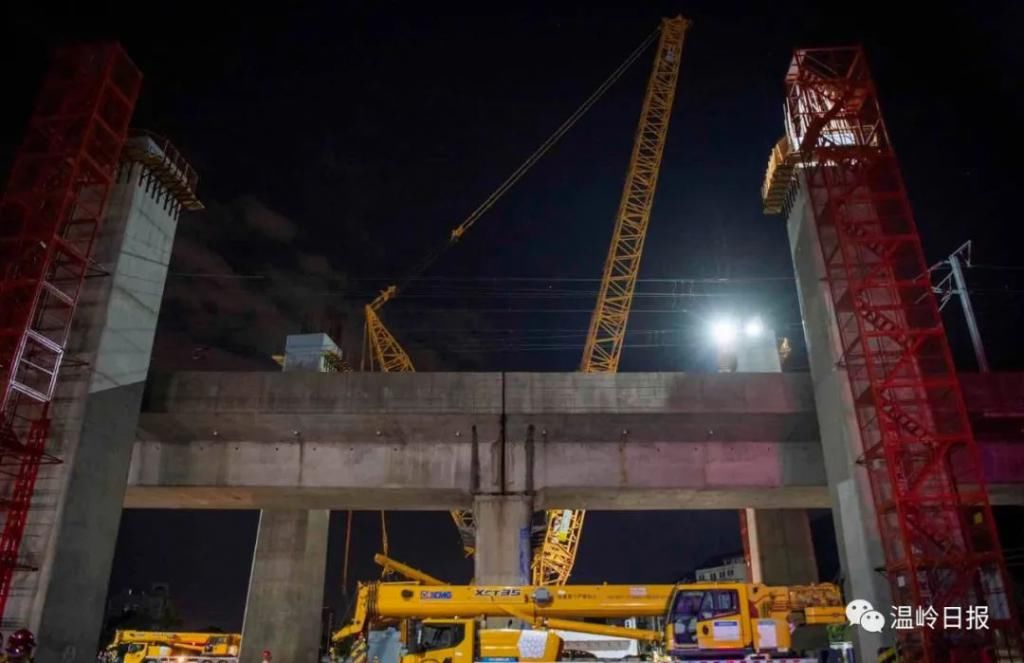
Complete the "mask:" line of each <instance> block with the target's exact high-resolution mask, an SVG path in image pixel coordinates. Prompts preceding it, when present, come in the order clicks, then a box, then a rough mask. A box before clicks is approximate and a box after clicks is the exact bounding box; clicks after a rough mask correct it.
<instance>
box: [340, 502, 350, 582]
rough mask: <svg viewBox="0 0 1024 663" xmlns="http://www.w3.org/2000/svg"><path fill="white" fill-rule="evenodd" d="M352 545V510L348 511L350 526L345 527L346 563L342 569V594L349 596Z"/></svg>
mask: <svg viewBox="0 0 1024 663" xmlns="http://www.w3.org/2000/svg"><path fill="white" fill-rule="evenodd" d="M351 544H352V509H349V510H348V524H347V525H346V526H345V561H344V563H343V565H342V567H341V592H342V594H346V595H347V594H348V559H349V553H348V551H349V548H350V546H351Z"/></svg>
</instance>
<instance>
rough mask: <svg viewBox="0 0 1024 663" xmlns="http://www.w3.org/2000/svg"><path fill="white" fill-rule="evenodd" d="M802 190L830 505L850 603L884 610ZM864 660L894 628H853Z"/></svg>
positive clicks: (865, 486)
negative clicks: (878, 630) (874, 630)
mask: <svg viewBox="0 0 1024 663" xmlns="http://www.w3.org/2000/svg"><path fill="white" fill-rule="evenodd" d="M797 183H798V185H799V191H798V192H797V194H796V199H795V201H794V204H793V207H792V211H791V212H790V215H789V218H788V220H787V230H788V232H789V242H790V249H791V251H792V254H793V265H794V268H795V271H796V280H797V294H798V295H799V298H800V310H801V312H802V314H803V321H804V334H805V336H806V338H807V354H808V359H809V360H810V368H811V379H812V381H813V383H814V399H815V404H816V408H817V414H818V428H819V429H820V433H821V446H822V455H823V456H824V459H825V475H826V478H827V480H828V488H829V496H830V498H831V502H832V518H833V520H834V521H835V529H836V538H837V540H838V544H839V559H840V563H841V565H842V571H843V575H844V577H845V587H844V593H845V597H846V600H847V601H851V600H853V599H864V600H866V601H870V602H871V604H872V605H873V606H874V607H875V608H876V609H878V610H879V611H880V612H881V613H882V614H883V615H885V614H888V612H889V608H890V606H891V605H892V598H891V596H890V594H889V587H888V583H887V582H886V579H885V577H884V576H883V575H882V574H880V573H878V572H877V571H875V569H877V568H879V567H882V566H883V565H884V557H883V553H882V546H881V541H880V538H879V534H878V522H877V519H876V514H875V506H874V501H873V499H872V495H871V486H870V485H869V483H868V478H867V476H866V474H865V472H864V471H863V469H862V468H861V467H860V466H859V465H857V459H858V458H860V457H861V455H862V454H863V446H862V442H861V439H860V430H859V428H858V426H857V419H856V412H855V411H854V407H853V396H852V394H851V392H850V383H849V380H848V378H847V376H846V371H845V370H844V369H843V368H842V367H841V360H842V345H841V343H840V341H839V334H838V330H837V329H836V318H835V313H834V311H833V307H832V300H831V295H830V293H829V288H828V284H827V283H826V282H825V268H824V260H823V258H822V255H821V245H820V244H819V242H818V230H817V227H816V226H815V223H814V218H813V213H812V212H811V209H810V204H809V199H808V197H807V184H806V181H805V180H804V177H803V175H802V174H799V175H798V182H797ZM851 634H852V635H853V636H854V640H855V643H856V645H857V648H858V654H859V658H861V659H863V660H873V658H874V657H875V655H876V652H877V651H878V647H880V646H881V645H882V644H883V642H884V644H886V645H888V644H891V640H892V631H891V630H885V631H884V632H883V633H882V634H876V633H868V632H867V631H865V630H863V629H859V628H856V627H855V628H853V629H852V630H851Z"/></svg>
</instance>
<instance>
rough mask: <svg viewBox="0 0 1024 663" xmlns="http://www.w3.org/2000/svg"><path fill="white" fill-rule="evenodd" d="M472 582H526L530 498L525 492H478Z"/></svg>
mask: <svg viewBox="0 0 1024 663" xmlns="http://www.w3.org/2000/svg"><path fill="white" fill-rule="evenodd" d="M473 517H474V519H475V522H476V553H475V554H474V556H473V563H474V577H475V582H476V583H477V584H480V585H528V584H530V525H531V521H532V518H533V500H532V499H531V498H530V497H529V496H526V495H478V496H477V497H476V498H475V499H474V500H473Z"/></svg>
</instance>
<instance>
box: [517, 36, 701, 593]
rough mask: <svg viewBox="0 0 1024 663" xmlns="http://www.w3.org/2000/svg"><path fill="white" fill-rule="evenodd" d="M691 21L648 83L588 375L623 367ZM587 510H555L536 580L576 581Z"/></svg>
mask: <svg viewBox="0 0 1024 663" xmlns="http://www.w3.org/2000/svg"><path fill="white" fill-rule="evenodd" d="M689 26H690V21H689V20H687V19H685V18H683V17H682V16H676V17H675V18H666V19H662V21H661V37H660V39H659V40H658V52H657V54H656V55H655V58H654V69H653V70H652V71H651V77H650V79H649V80H648V82H647V94H646V96H645V97H644V104H643V107H642V109H641V111H640V123H639V125H638V126H637V130H636V138H635V139H634V142H633V154H632V156H631V157H630V160H629V169H628V170H627V171H626V183H625V186H624V188H623V190H622V200H621V201H620V202H619V211H618V214H617V215H616V217H615V229H614V231H613V232H612V242H611V247H610V248H609V249H608V258H607V259H606V260H605V263H604V275H603V277H602V278H601V288H600V290H599V291H598V295H597V305H596V306H595V307H594V313H593V316H591V318H590V329H589V331H588V333H587V342H586V345H585V347H584V349H583V361H582V362H581V364H580V370H581V371H583V372H584V373H614V372H616V371H617V370H618V368H619V357H621V356H622V342H623V340H624V339H625V337H626V324H627V323H628V322H629V311H630V307H631V306H632V303H633V293H634V291H635V290H636V279H637V275H638V274H639V272H640V258H641V256H642V255H643V250H644V241H645V240H646V239H647V225H648V223H649V221H650V218H651V206H652V205H653V203H654V189H655V187H656V186H657V183H658V173H659V172H660V171H661V157H662V154H663V153H664V151H665V138H666V137H667V136H668V124H669V118H670V116H671V114H672V102H673V101H674V100H675V95H676V82H677V80H678V79H679V61H680V58H681V56H682V50H683V39H684V37H685V35H686V30H687V28H688V27H689ZM585 515H586V514H585V512H584V511H582V510H564V511H549V512H548V528H547V532H546V534H545V536H544V543H543V545H542V546H541V550H540V552H539V554H537V555H535V556H534V559H533V568H532V575H533V584H535V585H564V584H565V583H566V582H567V581H568V580H569V575H570V574H571V573H572V568H573V566H574V565H575V563H576V551H577V549H578V547H579V543H580V540H581V537H582V533H583V518H584V516H585Z"/></svg>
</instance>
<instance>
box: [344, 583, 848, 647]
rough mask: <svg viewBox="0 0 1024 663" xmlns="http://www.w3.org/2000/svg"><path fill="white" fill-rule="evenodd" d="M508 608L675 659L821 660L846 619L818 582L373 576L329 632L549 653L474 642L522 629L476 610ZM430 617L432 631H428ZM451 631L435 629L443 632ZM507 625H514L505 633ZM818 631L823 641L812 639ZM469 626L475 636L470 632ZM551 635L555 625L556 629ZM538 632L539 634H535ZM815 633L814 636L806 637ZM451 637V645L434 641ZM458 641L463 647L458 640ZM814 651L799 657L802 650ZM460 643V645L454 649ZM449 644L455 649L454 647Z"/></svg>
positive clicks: (497, 612) (546, 624) (513, 614)
mask: <svg viewBox="0 0 1024 663" xmlns="http://www.w3.org/2000/svg"><path fill="white" fill-rule="evenodd" d="M502 617H507V618H509V620H510V622H523V623H526V624H529V625H530V626H532V627H533V628H534V629H545V630H556V629H557V630H565V631H574V632H578V633H592V634H596V635H606V636H615V637H624V638H631V639H636V640H641V641H645V642H649V643H652V644H654V645H655V646H656V648H657V649H658V650H660V652H661V653H662V655H664V656H667V657H670V658H671V659H673V660H699V659H701V658H704V659H706V658H707V657H708V656H709V655H714V656H715V659H716V660H743V659H744V658H745V657H748V656H750V655H752V654H754V655H762V656H768V657H775V658H780V657H781V660H786V661H816V660H818V654H819V653H820V650H823V649H824V648H825V647H827V636H826V634H825V633H824V631H825V627H826V626H827V625H829V624H839V623H845V620H846V615H845V607H844V604H843V601H842V596H841V594H840V591H839V588H838V587H836V586H835V585H830V584H820V585H808V586H794V587H768V586H766V585H761V584H746V583H696V584H680V585H564V586H560V587H547V586H538V585H529V586H519V587H501V586H474V585H421V584H417V583H381V582H377V583H368V584H362V585H360V587H359V593H358V597H357V600H356V606H355V614H354V615H353V618H352V621H351V623H349V624H348V625H347V626H345V627H343V628H342V629H340V630H339V631H337V632H336V633H335V634H334V635H333V637H332V640H333V641H334V642H335V643H342V642H344V641H346V640H347V639H349V638H352V637H357V636H363V637H366V636H367V635H368V634H369V633H371V632H372V631H374V630H379V629H381V628H385V627H388V626H391V627H395V628H396V629H397V631H396V632H400V633H401V634H402V636H401V641H402V643H403V644H404V645H405V649H406V651H407V652H408V654H406V655H404V656H400V659H401V660H400V661H399V660H398V659H399V656H398V655H396V656H395V657H394V660H389V659H388V658H387V657H383V656H378V658H380V663H426V661H428V660H429V661H437V663H445V661H446V659H450V661H448V662H447V663H458V662H459V661H461V662H462V663H469V661H470V660H471V659H470V658H469V657H473V658H472V660H474V661H477V660H487V659H491V660H494V658H501V659H502V660H505V661H509V660H550V659H546V658H531V659H527V658H523V657H522V656H517V655H516V654H515V652H514V651H509V649H511V648H506V651H505V653H504V654H494V653H491V655H490V656H486V654H487V652H486V651H484V650H483V649H480V650H476V649H474V643H491V642H497V641H498V639H499V638H500V637H505V638H511V637H518V636H513V635H511V634H514V633H516V631H514V630H507V629H506V630H499V631H490V630H488V629H484V628H480V627H479V626H478V624H477V622H478V620H481V619H487V618H491V619H493V618H502ZM628 617H658V618H661V619H662V621H663V623H664V628H662V629H660V630H654V629H637V628H627V627H623V626H612V625H608V624H599V623H591V622H587V621H583V620H584V619H612V618H615V619H623V618H628ZM427 627H429V633H430V636H431V637H430V639H429V640H426V639H424V638H423V636H422V633H423V629H424V628H427ZM440 631H444V632H445V633H446V634H447V635H445V636H444V637H443V638H440V639H438V637H437V634H438V633H439V632H440ZM501 633H506V634H510V635H505V636H500V635H498V634H501ZM812 635H816V636H818V637H817V642H811V641H812V640H814V638H812V637H809V636H812ZM471 636H472V637H471ZM552 636H553V634H552ZM531 637H536V638H538V639H539V637H540V636H531ZM804 641H806V642H808V644H807V645H803V644H801V643H802V642H804ZM430 642H443V643H445V647H444V648H443V649H444V651H443V652H441V651H437V650H438V649H439V648H437V647H432V646H427V645H429V643H430ZM460 648H461V649H460ZM798 648H799V649H801V650H809V651H810V652H812V653H811V654H809V657H808V658H801V657H800V656H803V655H805V654H806V651H805V652H797V651H796V650H797V649H798ZM457 649H458V650H460V652H461V653H458V654H456V653H454V652H455V650H457ZM449 650H451V651H449Z"/></svg>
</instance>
